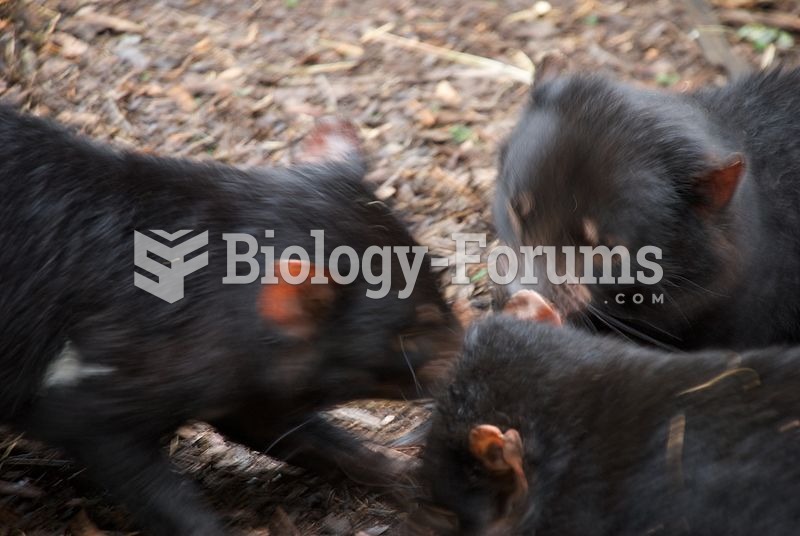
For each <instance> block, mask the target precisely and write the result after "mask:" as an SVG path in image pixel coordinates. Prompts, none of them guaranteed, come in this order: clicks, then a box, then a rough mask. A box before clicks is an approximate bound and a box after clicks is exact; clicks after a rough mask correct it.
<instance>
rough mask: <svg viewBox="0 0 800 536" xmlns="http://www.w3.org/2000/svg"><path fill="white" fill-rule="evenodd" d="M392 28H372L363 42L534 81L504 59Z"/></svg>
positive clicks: (365, 35) (522, 70) (363, 38)
mask: <svg viewBox="0 0 800 536" xmlns="http://www.w3.org/2000/svg"><path fill="white" fill-rule="evenodd" d="M391 28H392V24H391V23H389V24H385V25H383V26H381V27H379V28H376V29H374V30H370V31H368V32H367V33H365V34H364V35H363V36H362V37H361V42H362V43H368V42H370V41H382V42H384V43H387V44H389V45H392V46H396V47H398V48H404V49H406V50H413V51H416V52H424V53H426V54H431V55H432V56H436V57H437V58H442V59H445V60H448V61H452V62H453V63H459V64H461V65H469V66H470V67H479V68H481V69H485V70H486V72H487V74H488V73H491V74H493V75H500V76H505V77H507V78H510V79H512V80H514V81H516V82H520V83H523V84H530V83H531V82H533V73H532V72H530V71H527V70H525V69H521V68H519V67H516V66H514V65H509V64H508V63H503V62H502V61H497V60H493V59H490V58H484V57H483V56H476V55H475V54H469V53H467V52H459V51H457V50H451V49H449V48H444V47H440V46H437V45H432V44H430V43H425V42H424V41H418V40H416V39H409V38H408V37H402V36H400V35H396V34H393V33H390V32H389V30H390V29H391Z"/></svg>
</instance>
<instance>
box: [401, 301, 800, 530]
mask: <svg viewBox="0 0 800 536" xmlns="http://www.w3.org/2000/svg"><path fill="white" fill-rule="evenodd" d="M464 352H465V355H464V358H463V360H462V361H461V362H460V363H459V365H458V367H457V371H456V375H455V379H454V380H453V381H452V384H451V386H450V387H449V389H448V392H447V394H446V395H443V396H442V397H441V398H440V400H439V401H438V406H437V409H436V413H435V416H434V420H433V424H432V431H431V433H430V435H429V438H428V448H427V450H426V453H425V461H424V465H423V468H422V472H421V474H422V475H423V478H424V479H425V483H426V487H427V489H428V492H429V493H430V496H429V498H430V500H431V502H430V503H428V504H425V505H424V506H423V507H422V508H421V509H420V510H419V511H418V512H417V513H416V515H415V516H414V523H412V526H413V527H414V528H415V529H416V530H414V531H413V532H414V533H418V534H425V535H432V534H437V535H439V534H441V535H444V534H452V535H459V536H471V535H476V536H477V535H482V536H515V535H529V536H534V535H535V536H551V535H552V536H585V535H593V536H634V535H635V536H642V535H646V534H653V535H685V534H695V535H703V536H706V535H722V534H724V535H726V536H737V535H741V536H749V535H754V534H769V535H770V536H790V535H794V534H797V533H798V527H800V449H798V444H799V442H800V419H798V416H800V349H792V350H779V349H774V348H773V349H766V350H756V351H752V352H750V353H745V354H742V355H741V356H739V355H737V354H735V353H732V352H713V351H707V352H705V353H696V354H691V353H688V354H674V353H667V352H663V351H660V350H649V349H642V348H641V347H638V346H635V345H631V344H630V343H626V342H623V341H619V340H617V339H613V338H609V337H601V336H597V335H592V334H588V333H585V332H582V331H576V330H573V329H570V328H560V329H559V328H554V327H552V326H548V325H545V324H536V323H533V322H530V321H524V320H519V319H515V318H511V317H507V316H505V317H504V316H497V317H494V318H491V319H489V320H487V321H485V322H483V323H479V324H476V325H474V326H473V327H472V329H471V330H470V332H469V333H468V335H467V338H466V342H465V350H464Z"/></svg>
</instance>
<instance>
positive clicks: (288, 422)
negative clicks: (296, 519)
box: [0, 107, 458, 536]
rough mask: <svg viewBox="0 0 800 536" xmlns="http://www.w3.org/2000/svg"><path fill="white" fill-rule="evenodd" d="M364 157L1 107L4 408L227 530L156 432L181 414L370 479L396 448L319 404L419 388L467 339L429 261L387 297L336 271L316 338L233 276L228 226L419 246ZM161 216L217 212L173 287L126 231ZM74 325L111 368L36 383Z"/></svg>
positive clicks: (103, 477)
mask: <svg viewBox="0 0 800 536" xmlns="http://www.w3.org/2000/svg"><path fill="white" fill-rule="evenodd" d="M363 172H364V166H363V164H362V162H361V161H360V160H352V161H350V162H342V163H331V164H328V165H324V164H321V165H306V166H301V167H297V168H290V169H272V170H263V171H243V170H239V169H236V168H232V167H228V166H222V165H214V164H201V163H192V162H188V161H179V160H174V159H166V158H156V157H151V156H144V155H140V154H135V153H123V152H117V151H114V150H111V149H108V148H105V147H101V146H98V145H95V144H93V143H91V142H88V141H85V140H82V139H79V138H77V137H74V136H72V135H70V134H69V133H67V132H66V131H64V130H62V129H61V128H59V127H57V126H54V125H52V124H50V123H48V122H45V121H43V120H41V119H38V118H34V117H30V116H23V115H19V114H18V113H16V112H15V111H13V110H11V109H9V108H7V107H0V244H2V248H3V249H2V251H0V281H2V288H1V289H0V329H2V337H1V338H0V385H2V389H0V422H6V423H11V424H13V426H15V427H17V428H19V429H21V430H23V431H26V432H29V433H30V434H31V435H33V436H34V437H37V438H40V439H43V440H45V441H47V442H49V443H51V444H53V445H56V446H59V447H63V448H64V449H66V450H67V451H68V452H69V453H70V454H72V455H73V456H75V457H76V458H77V459H78V460H80V461H81V462H83V463H84V464H85V465H86V466H87V467H88V469H89V471H90V473H91V474H93V475H94V476H95V478H96V479H97V481H98V482H100V483H102V484H103V485H105V486H106V487H108V489H109V490H110V491H111V492H112V493H113V494H114V495H115V496H116V497H118V498H119V499H121V500H122V501H123V502H125V504H126V505H127V506H128V507H130V508H131V509H132V510H133V513H134V514H136V516H137V519H138V521H139V523H141V524H142V525H143V526H145V527H147V528H148V529H149V531H150V532H148V533H149V534H167V535H177V534H183V535H192V536H195V535H201V534H203V535H206V534H218V533H220V532H221V526H220V524H219V522H218V521H217V520H215V519H214V516H213V515H211V514H210V513H208V512H207V511H206V510H205V509H204V508H203V507H202V506H201V504H200V501H199V499H198V498H197V497H196V495H197V494H196V492H195V491H194V490H193V489H192V487H191V486H190V485H189V484H188V483H187V482H183V480H182V479H181V478H179V477H178V476H176V475H175V474H173V472H172V471H171V470H170V468H169V467H168V463H167V461H166V459H165V457H164V455H163V453H162V451H161V450H160V448H159V441H160V440H161V439H163V438H164V437H165V436H167V435H168V434H170V433H171V432H173V431H174V430H175V428H176V427H178V426H179V425H180V424H182V423H184V422H185V421H187V420H188V419H200V420H207V421H209V422H211V423H212V424H214V425H216V426H217V427H218V429H219V430H220V431H222V432H223V433H225V434H227V435H228V436H230V437H231V438H233V439H235V440H238V441H242V442H243V443H245V444H247V445H249V446H250V447H252V448H254V449H262V450H263V449H266V448H267V447H268V446H270V445H273V443H274V446H273V449H272V450H271V451H270V453H271V454H276V455H280V456H282V457H283V458H284V459H289V460H291V461H293V462H297V463H300V464H301V465H306V466H311V467H314V468H317V469H321V470H331V469H332V468H334V467H335V466H336V464H337V463H338V464H339V466H340V467H341V468H342V469H343V470H345V471H346V472H348V473H349V474H351V475H352V476H354V477H357V478H358V477H360V478H365V479H368V478H375V476H376V475H379V474H380V471H381V470H382V469H385V468H386V467H385V465H382V464H383V463H384V462H385V460H383V459H382V458H380V457H378V456H377V455H374V454H370V451H368V450H367V449H366V448H365V447H362V446H360V445H359V444H357V443H356V442H355V441H354V440H353V439H351V438H350V437H349V436H347V434H345V433H344V432H342V431H339V430H336V429H334V428H333V427H332V426H331V425H329V424H327V421H325V420H324V419H322V418H321V417H317V416H316V413H315V412H316V411H317V410H319V409H322V408H325V407H327V406H329V405H331V404H333V403H336V402H341V401H344V400H350V399H355V398H363V397H375V396H387V397H406V396H416V395H418V394H420V393H421V391H420V390H419V389H420V388H419V386H418V385H417V383H416V382H417V381H422V382H423V383H424V380H425V379H426V378H427V376H426V375H425V374H426V373H425V371H426V370H428V369H429V368H431V367H434V365H436V364H437V363H439V362H444V361H446V360H447V358H448V355H449V354H448V352H450V353H452V351H453V350H455V348H456V345H457V338H458V333H457V330H456V329H455V328H454V326H455V324H454V322H453V321H452V319H451V316H450V313H449V311H448V309H447V307H446V306H445V304H444V302H443V300H442V299H441V297H440V295H439V293H438V290H437V286H436V280H435V278H434V276H433V275H431V274H430V273H429V272H428V262H427V260H426V262H425V264H424V266H423V268H422V271H421V274H420V277H419V280H418V281H417V282H416V287H415V291H414V293H413V295H412V296H411V297H410V298H408V299H406V300H400V299H399V298H398V297H397V292H396V291H397V290H399V289H400V288H402V285H401V281H402V276H401V274H400V268H399V265H398V263H397V261H396V259H395V260H394V261H393V266H392V268H393V276H394V280H393V292H392V293H390V294H389V296H387V297H386V298H383V299H380V300H373V299H369V298H367V297H366V295H365V291H366V290H367V288H368V287H369V286H368V285H367V282H366V281H365V280H364V279H363V277H359V279H357V280H356V281H355V282H354V283H352V284H351V285H346V286H337V285H334V284H333V283H331V285H333V287H334V296H335V301H334V303H333V305H332V306H331V307H330V308H329V310H328V311H327V312H326V313H325V314H322V313H320V314H319V317H318V318H315V319H314V320H315V324H316V325H315V329H314V334H313V336H312V337H311V338H310V339H307V338H306V339H301V338H294V337H292V336H290V335H288V334H286V333H284V332H282V331H281V329H279V328H278V327H277V326H276V325H274V324H271V323H270V322H268V321H266V320H265V319H264V318H263V317H262V316H260V315H259V313H258V311H259V309H258V297H259V294H260V292H261V291H262V289H263V286H262V285H261V284H260V283H259V282H258V281H256V283H254V284H251V285H222V284H221V281H222V278H223V276H224V275H225V271H226V263H225V258H226V250H225V248H226V244H225V243H224V242H223V240H222V236H221V235H222V233H233V232H239V233H248V234H251V235H254V236H256V237H257V238H259V243H260V244H271V245H274V246H275V249H276V255H279V254H280V252H281V251H282V250H283V248H284V247H286V246H288V245H300V246H303V247H305V248H306V250H307V251H308V252H309V253H310V254H312V255H313V244H312V240H313V239H312V237H311V236H310V235H309V231H310V230H312V229H323V230H324V231H325V233H326V247H327V251H326V255H327V254H328V253H330V250H331V249H332V248H334V247H336V246H338V245H343V244H347V245H350V246H351V247H353V248H354V249H355V250H356V251H358V252H363V251H364V250H365V249H366V248H367V247H368V246H370V245H379V246H383V245H387V246H396V245H407V246H412V245H414V241H413V239H412V238H411V236H410V235H409V234H408V232H407V231H406V230H405V229H404V228H403V226H402V225H401V224H400V223H399V222H398V221H397V219H396V218H395V217H393V216H392V214H391V213H390V212H389V210H388V209H387V208H386V207H385V206H384V205H383V204H381V203H379V202H378V201H376V200H375V198H374V197H373V196H372V195H371V193H370V192H369V190H368V189H367V188H366V187H365V186H364V185H363V184H362V182H361V179H362V177H363ZM151 229H161V230H166V231H168V232H174V231H177V230H181V229H191V230H195V231H204V230H208V231H209V239H210V242H209V246H208V249H207V250H208V252H209V262H210V264H209V266H208V267H206V268H204V269H201V270H199V271H197V272H194V273H193V274H191V275H189V276H188V277H187V278H186V280H185V297H184V298H183V299H182V300H181V301H178V302H177V303H174V304H168V303H166V302H164V301H162V300H160V299H158V298H156V297H154V296H152V295H150V294H148V293H146V292H144V291H143V290H141V289H139V288H136V287H135V286H134V284H133V278H134V263H133V251H134V249H133V244H134V242H133V232H134V230H141V231H145V230H151ZM267 229H271V230H274V231H275V235H276V237H275V239H273V240H267V239H265V238H264V231H265V230H267ZM257 258H258V259H259V263H261V264H263V260H262V259H263V257H262V256H261V255H259V256H258V257H257ZM343 258H344V259H346V257H343ZM263 268H264V267H263V266H262V270H263ZM343 272H346V270H344V269H343ZM421 311H425V313H424V314H422V315H421V314H420V312H421ZM451 328H452V329H451ZM67 341H70V343H71V344H72V345H73V347H74V348H75V350H76V351H77V352H78V354H79V356H80V359H81V361H83V362H84V363H88V364H91V365H93V366H101V367H106V370H111V371H112V372H111V373H110V374H108V375H97V376H90V377H86V378H84V379H82V380H81V381H79V382H76V383H75V384H74V385H56V386H53V387H49V388H46V387H44V386H43V376H44V374H45V372H46V370H47V368H48V366H49V365H50V364H51V362H52V361H53V360H54V358H56V357H57V356H58V355H59V354H60V353H61V352H62V350H63V349H64V347H65V344H66V343H67ZM426 366H427V368H426ZM410 369H414V370H415V371H416V372H417V377H416V378H415V377H414V375H413V372H412V371H411V370H410ZM423 387H425V386H423ZM289 431H292V432H291V433H290V434H288V435H286V436H285V437H283V436H284V434H285V433H286V432H289ZM279 438H280V440H279ZM353 473H356V474H353Z"/></svg>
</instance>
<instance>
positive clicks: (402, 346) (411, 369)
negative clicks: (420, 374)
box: [399, 335, 422, 396]
mask: <svg viewBox="0 0 800 536" xmlns="http://www.w3.org/2000/svg"><path fill="white" fill-rule="evenodd" d="M399 339H400V352H401V353H402V354H403V359H405V360H406V365H408V370H410V371H411V377H412V378H413V379H414V386H415V387H416V388H417V394H418V395H420V396H422V384H420V383H419V380H417V375H416V373H415V372H414V367H413V366H412V365H411V360H410V359H409V358H408V355H407V354H406V347H405V345H404V344H403V336H402V335H401V336H400V337H399Z"/></svg>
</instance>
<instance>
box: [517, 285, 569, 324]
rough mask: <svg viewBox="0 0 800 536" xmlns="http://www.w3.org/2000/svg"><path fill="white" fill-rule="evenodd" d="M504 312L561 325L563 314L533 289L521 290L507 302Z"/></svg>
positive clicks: (535, 320) (522, 317) (520, 317)
mask: <svg viewBox="0 0 800 536" xmlns="http://www.w3.org/2000/svg"><path fill="white" fill-rule="evenodd" d="M503 314H510V315H513V316H515V317H517V318H519V319H522V320H531V321H533V322H545V323H550V324H553V325H555V326H560V325H561V324H562V322H561V315H559V314H558V311H556V309H555V307H553V305H551V304H550V302H548V301H547V300H546V299H544V298H543V297H542V296H541V295H540V294H539V293H538V292H536V291H533V290H520V291H518V292H517V293H515V294H514V295H513V296H511V298H509V300H508V301H507V302H506V305H505V307H504V308H503Z"/></svg>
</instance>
